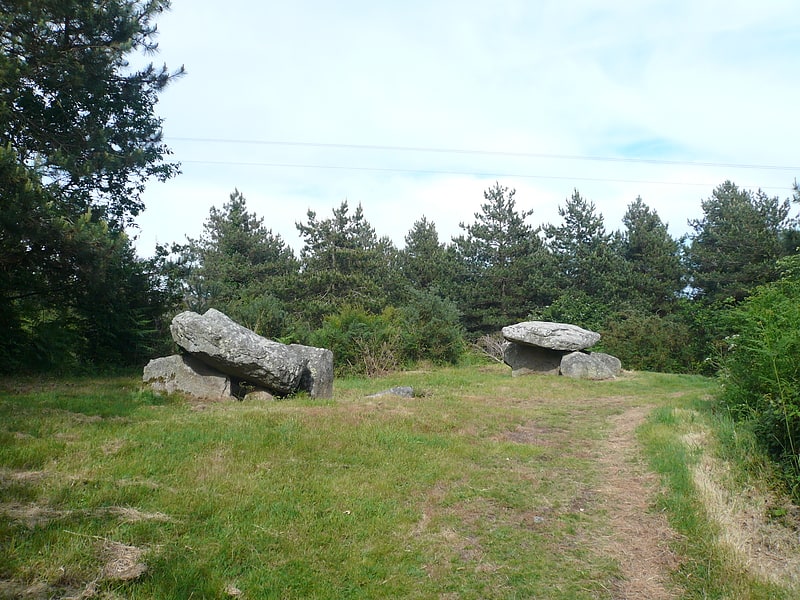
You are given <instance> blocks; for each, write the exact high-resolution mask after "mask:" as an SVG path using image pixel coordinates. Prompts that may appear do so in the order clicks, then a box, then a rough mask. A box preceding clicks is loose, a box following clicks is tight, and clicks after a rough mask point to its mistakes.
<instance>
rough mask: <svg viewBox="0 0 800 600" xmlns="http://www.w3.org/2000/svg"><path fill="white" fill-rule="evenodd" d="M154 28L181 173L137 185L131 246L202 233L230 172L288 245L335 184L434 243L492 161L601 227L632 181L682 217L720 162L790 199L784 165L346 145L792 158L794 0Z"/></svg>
mask: <svg viewBox="0 0 800 600" xmlns="http://www.w3.org/2000/svg"><path fill="white" fill-rule="evenodd" d="M159 29H160V31H161V38H160V40H159V41H160V43H161V49H162V55H161V56H159V57H158V60H159V61H161V60H164V61H165V62H167V64H168V65H169V66H171V67H175V66H178V65H180V64H185V65H186V68H187V71H188V74H187V76H186V77H184V78H183V79H182V80H181V81H178V82H176V83H175V84H174V85H173V86H172V87H170V88H169V89H168V90H167V91H166V92H165V94H164V95H163V98H162V101H161V103H160V104H159V105H158V107H157V109H158V113H159V115H161V116H162V117H164V119H165V133H166V136H167V139H168V141H169V143H170V144H171V145H172V146H173V147H174V149H175V151H176V155H175V158H176V159H177V160H181V161H184V174H183V175H181V176H179V177H178V178H177V179H175V180H173V181H170V182H168V183H166V184H157V183H153V184H151V185H150V187H149V188H148V191H147V193H146V196H145V201H146V203H147V212H146V213H145V214H144V215H143V216H142V217H141V218H140V219H139V223H140V225H141V231H140V241H139V244H138V247H139V249H140V252H141V253H143V254H148V253H149V252H150V251H151V250H152V243H153V241H154V240H155V239H158V240H159V241H161V242H165V241H180V240H182V239H183V238H184V236H185V235H187V234H188V235H192V236H196V235H198V234H199V232H200V230H201V227H202V223H203V220H204V219H205V218H206V216H207V215H208V209H209V208H210V206H212V205H216V206H221V205H222V204H223V203H224V202H225V201H226V200H227V198H228V194H229V193H230V192H231V191H233V189H234V188H235V187H238V188H239V189H240V190H241V191H242V192H243V193H244V194H245V197H246V198H247V199H248V204H249V206H250V208H251V209H252V210H254V211H255V212H256V213H258V214H259V215H260V216H263V217H265V220H266V222H267V223H268V224H269V226H270V227H272V228H273V230H274V231H276V232H278V233H280V234H281V235H283V236H284V237H285V238H286V239H287V240H288V241H290V243H292V245H293V246H294V247H295V248H298V247H299V240H298V239H297V234H296V231H295V228H294V223H295V222H296V221H302V220H304V218H305V214H306V210H307V209H308V208H312V209H314V210H316V211H317V212H318V214H319V215H321V216H327V215H329V214H330V211H331V210H332V209H333V208H334V207H336V206H338V205H339V203H340V202H341V201H342V200H344V199H348V201H349V202H350V204H351V206H355V205H356V204H357V203H359V202H360V203H361V204H362V205H363V207H364V211H365V215H366V217H367V219H368V220H369V221H370V222H371V223H372V224H373V225H374V226H375V228H376V230H377V232H378V234H379V235H389V236H391V237H392V239H394V241H395V242H396V243H398V244H402V241H403V237H404V235H405V233H407V232H408V230H409V229H410V228H411V226H412V225H413V223H414V221H415V220H417V219H418V218H420V217H421V216H422V215H423V214H424V215H426V216H427V217H428V218H429V219H430V220H432V221H433V222H434V223H436V225H437V228H438V230H439V232H440V237H441V238H442V239H443V240H444V241H446V240H448V239H449V238H450V237H451V236H452V235H456V234H458V233H459V229H458V223H459V222H460V221H468V222H469V221H471V219H472V215H473V213H475V212H476V211H478V210H479V209H480V204H481V203H482V202H483V190H485V189H487V188H488V187H489V186H491V185H492V184H493V183H494V181H495V180H496V179H497V180H499V181H500V182H501V183H502V184H504V185H508V186H509V187H516V188H517V190H518V192H517V203H518V206H519V207H520V208H521V209H527V208H533V209H534V211H535V212H534V215H533V219H532V220H533V222H535V223H536V224H539V223H544V222H553V221H556V220H557V219H558V215H557V212H556V207H557V206H558V204H560V203H563V201H564V199H565V198H566V197H568V196H569V195H570V194H571V192H572V190H573V188H578V189H579V190H580V191H581V193H582V194H583V195H584V196H586V197H587V198H589V199H590V200H592V201H594V202H595V204H596V205H597V207H598V210H600V211H601V212H602V213H603V214H604V216H605V217H606V223H607V226H608V227H609V229H613V228H616V227H619V219H620V218H621V216H622V214H624V211H625V208H626V206H627V204H628V203H629V202H631V201H632V200H633V199H635V197H636V196H637V195H641V196H642V198H643V199H644V200H645V202H647V203H648V204H649V205H651V206H652V207H653V208H655V209H656V210H657V211H658V212H659V214H660V215H661V217H662V219H663V220H665V221H668V222H669V223H670V225H671V230H672V231H673V233H674V234H676V235H677V234H679V233H682V232H684V231H685V230H686V220H687V219H689V218H697V217H699V216H700V199H701V198H705V197H707V196H709V195H710V194H711V192H712V190H713V187H714V186H716V185H718V184H719V183H721V182H722V181H723V180H725V179H732V180H734V181H735V182H736V183H738V184H740V185H743V186H747V187H751V186H753V187H755V186H761V187H764V188H769V189H767V191H768V192H770V193H772V194H778V195H781V196H787V195H788V194H789V190H788V188H789V187H790V185H791V183H792V181H793V179H794V178H795V177H796V176H797V173H796V172H793V171H791V170H782V171H778V170H771V169H767V170H765V169H760V170H759V169H741V168H732V167H721V166H715V167H699V166H690V165H686V164H684V165H681V164H675V165H658V164H650V163H636V162H624V161H617V162H613V161H604V162H603V161H592V160H571V159H570V160H568V159H565V158H552V157H551V158H546V157H544V156H527V157H522V156H509V155H498V154H494V155H492V154H470V153H442V152H428V151H421V150H418V151H414V152H410V151H400V150H393V151H390V150H387V149H372V150H368V149H364V148H361V149H356V148H346V147H344V146H343V145H347V144H361V145H374V146H385V147H398V146H405V147H413V148H418V149H425V148H454V149H473V150H489V151H498V152H502V151H505V152H523V153H539V154H542V155H578V156H605V157H617V158H653V159H669V160H673V161H678V162H680V161H684V162H687V161H701V162H711V163H738V164H762V165H763V164H766V165H786V164H787V163H788V164H790V165H791V164H792V163H797V162H798V161H797V160H795V157H796V156H797V152H796V145H797V140H798V139H800V124H799V123H798V121H797V119H796V118H795V114H796V109H795V107H794V102H795V101H796V98H797V97H798V87H800V84H798V82H797V79H796V78H794V77H793V76H792V74H793V72H794V70H795V68H796V61H797V57H798V56H800V11H797V10H796V7H795V5H794V2H793V1H785V2H779V1H777V0H774V1H770V0H767V1H766V2H760V3H758V4H755V3H752V2H744V1H734V2H730V1H726V2H723V1H722V0H703V1H691V2H690V1H688V0H680V1H670V2H663V1H657V0H656V1H650V2H616V3H613V4H609V3H605V4H598V3H597V2H594V1H589V0H581V1H577V0H570V1H566V0H559V1H557V0H547V1H542V2H524V1H522V0H503V1H498V2H493V3H488V2H477V1H468V2H452V1H443V0H442V1H434V2H414V1H411V2H407V3H403V4H391V5H384V4H381V3H374V2H372V3H368V2H354V1H344V2H340V3H335V4H331V3H324V2H315V1H300V2H293V3H277V4H276V3H262V2H258V1H256V0H231V1H230V2H228V3H227V4H226V5H225V7H224V10H221V9H220V7H219V4H213V3H211V2H210V1H209V0H191V1H189V0H174V1H173V10H172V12H171V13H168V14H166V15H165V16H164V17H163V19H162V20H161V22H160V23H159ZM170 138H172V139H171V140H170ZM176 138H195V139H201V138H203V139H205V138H212V139H232V140H265V141H287V142H319V143H328V144H339V146H328V147H321V146H316V147H310V146H289V145H271V144H260V145H259V144H241V143H220V142H216V143H203V142H190V141H185V140H181V139H176ZM195 161H197V162H195ZM211 163H216V164H211ZM265 165H273V166H265ZM275 165H305V167H302V166H292V167H279V166H275ZM312 166H317V167H322V166H326V167H348V168H312ZM381 169H384V170H381ZM658 182H663V184H659V183H658ZM693 184H702V185H693Z"/></svg>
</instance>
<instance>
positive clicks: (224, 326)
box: [143, 308, 333, 399]
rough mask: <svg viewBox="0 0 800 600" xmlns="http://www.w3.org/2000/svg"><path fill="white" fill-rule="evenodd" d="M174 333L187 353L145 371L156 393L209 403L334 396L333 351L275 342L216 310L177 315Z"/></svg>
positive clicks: (155, 362) (153, 362)
mask: <svg viewBox="0 0 800 600" xmlns="http://www.w3.org/2000/svg"><path fill="white" fill-rule="evenodd" d="M170 333H171V334H172V339H173V340H174V341H175V343H176V344H177V345H178V346H179V347H180V349H181V350H182V351H183V353H182V354H179V355H173V356H167V357H164V358H156V359H154V360H151V361H150V362H149V363H148V364H147V366H145V368H144V374H143V381H144V383H145V384H147V385H149V386H150V387H151V388H152V389H154V390H156V391H159V392H168V393H172V392H180V393H183V394H186V395H189V396H194V397H197V398H206V399H232V398H235V397H238V396H240V395H241V390H250V391H252V392H257V393H258V395H259V396H260V397H264V396H265V393H266V394H269V395H273V396H278V397H284V396H289V395H291V394H294V393H295V392H298V391H306V392H308V393H309V395H310V396H311V397H312V398H330V397H332V396H333V353H332V352H331V351H330V350H326V349H324V348H314V347H312V346H302V345H300V344H288V345H287V344H281V343H279V342H275V341H273V340H270V339H267V338H265V337H262V336H260V335H258V334H256V333H255V332H254V331H251V330H250V329H247V328H246V327H243V326H242V325H239V324H238V323H236V322H235V321H233V320H232V319H231V318H229V317H228V316H227V315H225V314H223V313H221V312H220V311H218V310H216V309H213V308H211V309H209V310H208V311H206V312H205V313H204V314H202V315H200V314H198V313H195V312H191V311H186V312H182V313H180V314H178V315H176V316H175V318H174V319H172V323H171V325H170Z"/></svg>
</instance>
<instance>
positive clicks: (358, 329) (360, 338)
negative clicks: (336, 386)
mask: <svg viewBox="0 0 800 600" xmlns="http://www.w3.org/2000/svg"><path fill="white" fill-rule="evenodd" d="M311 340H312V343H313V345H315V346H320V347H323V348H328V349H329V350H331V351H332V352H333V363H334V368H335V369H336V372H337V374H339V375H354V374H366V375H378V374H381V373H385V372H388V371H391V370H394V369H397V368H398V367H399V366H400V363H401V362H402V360H401V356H400V346H401V344H400V327H399V318H398V315H397V311H396V310H395V309H393V308H388V309H386V310H384V311H383V312H382V313H381V314H379V315H376V314H371V313H369V312H367V311H366V310H364V309H363V308H361V307H355V306H345V307H343V308H342V309H341V310H340V311H339V312H338V313H336V314H333V315H330V316H328V317H326V318H325V321H324V323H323V325H322V327H321V328H320V329H318V330H317V331H315V332H314V333H313V334H312V335H311Z"/></svg>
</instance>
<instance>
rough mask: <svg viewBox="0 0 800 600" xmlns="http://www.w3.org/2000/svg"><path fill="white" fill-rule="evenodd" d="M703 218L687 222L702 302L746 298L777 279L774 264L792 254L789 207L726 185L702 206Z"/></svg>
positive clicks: (691, 266)
mask: <svg viewBox="0 0 800 600" xmlns="http://www.w3.org/2000/svg"><path fill="white" fill-rule="evenodd" d="M702 208H703V218H702V219H693V220H690V221H689V225H690V226H691V227H692V229H693V230H694V232H693V233H692V234H691V235H690V241H691V243H690V246H689V249H688V253H687V267H688V269H689V272H690V275H691V285H692V287H693V288H694V291H695V295H696V296H697V297H698V298H700V299H702V300H703V301H704V302H708V303H711V302H715V301H719V300H725V299H728V298H730V299H732V300H734V301H736V302H738V301H741V300H743V299H744V298H746V297H747V296H748V295H749V293H750V292H751V291H752V290H753V289H754V288H755V287H756V286H758V285H760V284H763V283H767V282H770V281H774V280H775V279H776V278H777V277H778V270H777V265H776V261H777V260H778V259H779V258H780V257H781V256H785V255H786V254H789V253H791V252H792V250H791V249H789V248H787V247H786V243H785V240H786V238H787V236H788V235H789V233H790V232H791V231H793V230H794V229H796V226H795V223H794V221H793V220H792V219H790V218H789V211H790V208H791V205H790V201H789V200H788V199H787V200H784V201H781V200H780V199H778V198H777V197H774V198H770V197H768V196H767V195H766V194H765V193H764V192H762V191H761V190H758V191H757V192H755V193H752V192H750V191H747V190H742V189H740V188H739V187H737V186H736V185H735V184H734V183H732V182H730V181H726V182H725V183H723V184H722V185H720V186H718V187H717V188H716V189H715V190H714V192H713V193H712V195H711V197H710V198H708V199H706V200H704V201H703V202H702Z"/></svg>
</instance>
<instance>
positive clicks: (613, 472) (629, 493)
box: [599, 407, 680, 600]
mask: <svg viewBox="0 0 800 600" xmlns="http://www.w3.org/2000/svg"><path fill="white" fill-rule="evenodd" d="M650 410H651V409H650V408H648V407H634V408H629V409H627V410H626V411H625V412H623V413H621V414H619V415H616V416H615V417H612V419H611V431H610V433H609V436H608V439H607V440H606V441H605V442H604V444H603V446H602V448H601V452H600V458H599V464H600V468H601V469H602V470H603V476H602V478H601V479H602V481H603V485H602V486H601V487H600V489H599V492H600V493H601V494H602V495H603V496H604V497H605V499H606V502H605V503H604V504H605V505H606V506H607V507H608V514H609V521H610V524H611V527H612V529H613V533H612V537H611V538H610V539H608V540H605V541H604V543H603V545H604V546H605V550H606V551H607V552H608V553H609V554H611V555H612V556H614V557H615V558H616V559H617V560H618V561H619V564H620V567H621V569H622V574H623V578H624V579H623V580H621V581H620V582H619V583H618V585H617V587H616V589H615V590H614V598H616V599H618V600H640V599H643V600H644V599H646V600H670V599H672V598H678V597H679V596H680V594H679V591H678V590H676V589H675V588H674V587H673V586H670V584H669V573H670V571H672V570H674V569H675V568H676V567H677V558H676V556H675V555H674V554H673V553H672V552H671V550H670V548H669V543H670V541H671V540H672V539H674V536H675V535H676V534H675V533H674V532H673V531H672V529H670V527H669V525H668V523H667V520H666V518H665V517H664V516H663V515H660V514H657V513H654V512H653V511H652V508H651V506H652V500H653V495H654V493H655V491H656V486H657V481H656V477H655V476H654V475H653V474H651V473H648V472H647V471H646V469H645V468H644V466H643V465H642V464H641V462H640V454H639V450H638V444H637V442H636V435H635V431H636V428H637V427H638V426H639V425H641V424H642V422H644V419H645V417H646V416H647V413H648V412H649V411H650Z"/></svg>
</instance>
